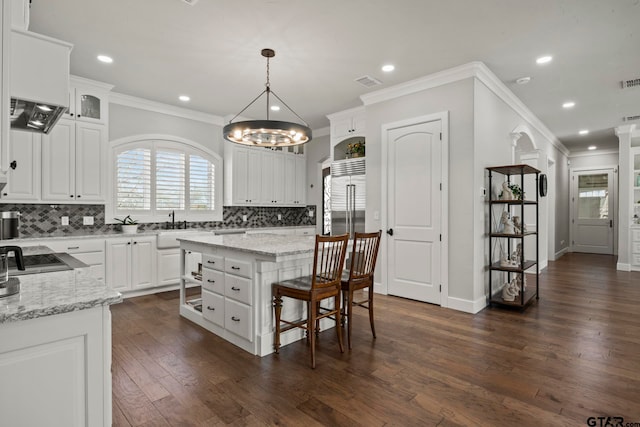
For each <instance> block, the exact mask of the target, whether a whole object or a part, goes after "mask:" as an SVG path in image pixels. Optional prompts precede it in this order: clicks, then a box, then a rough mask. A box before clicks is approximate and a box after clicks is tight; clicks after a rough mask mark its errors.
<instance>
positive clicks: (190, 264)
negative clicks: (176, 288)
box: [157, 248, 201, 286]
mask: <svg viewBox="0 0 640 427" xmlns="http://www.w3.org/2000/svg"><path fill="white" fill-rule="evenodd" d="M157 258H158V261H157V262H158V264H157V265H158V277H157V285H158V286H165V285H177V284H178V283H179V282H180V249H179V248H171V249H158V251H157ZM200 260H201V256H200V254H199V253H197V252H191V251H188V252H186V253H185V259H184V262H185V270H186V271H187V272H188V273H189V274H191V272H193V271H197V270H198V263H200V262H201V261H200Z"/></svg>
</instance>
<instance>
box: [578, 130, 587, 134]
mask: <svg viewBox="0 0 640 427" xmlns="http://www.w3.org/2000/svg"><path fill="white" fill-rule="evenodd" d="M578 133H579V134H580V135H588V134H589V131H588V130H587V129H582V130H581V131H580V132H578Z"/></svg>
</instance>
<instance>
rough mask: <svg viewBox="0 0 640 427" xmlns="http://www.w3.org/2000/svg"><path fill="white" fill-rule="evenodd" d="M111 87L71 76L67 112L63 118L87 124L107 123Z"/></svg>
mask: <svg viewBox="0 0 640 427" xmlns="http://www.w3.org/2000/svg"><path fill="white" fill-rule="evenodd" d="M112 88H113V86H112V85H108V84H103V83H100V82H95V81H92V80H87V79H83V78H81V77H76V76H72V77H71V78H70V80H69V110H67V113H66V115H65V117H67V118H69V119H75V120H80V121H84V122H89V123H102V124H106V123H107V122H108V115H109V91H110V90H111V89H112Z"/></svg>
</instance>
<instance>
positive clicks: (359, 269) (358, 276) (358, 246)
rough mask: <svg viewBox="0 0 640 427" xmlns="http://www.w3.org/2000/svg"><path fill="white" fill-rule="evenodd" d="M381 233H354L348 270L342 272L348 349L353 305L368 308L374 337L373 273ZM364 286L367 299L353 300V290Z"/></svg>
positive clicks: (343, 319)
mask: <svg viewBox="0 0 640 427" xmlns="http://www.w3.org/2000/svg"><path fill="white" fill-rule="evenodd" d="M381 234H382V233H381V232H380V231H378V232H377V233H355V236H354V239H353V250H352V252H351V262H350V267H349V271H346V270H345V271H343V273H342V280H341V288H342V302H343V304H342V307H343V316H344V317H343V318H342V322H343V323H344V322H345V320H346V321H347V342H348V344H349V349H351V323H352V320H353V306H354V305H357V306H360V307H364V308H368V309H369V323H370V324H371V333H372V334H373V338H375V337H376V329H375V326H374V324H373V273H374V271H375V269H376V259H377V258H378V248H379V247H380V235H381ZM364 288H369V292H368V296H367V299H364V300H361V301H354V300H353V293H354V291H357V290H359V289H364Z"/></svg>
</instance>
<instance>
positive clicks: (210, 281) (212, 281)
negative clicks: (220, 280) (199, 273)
mask: <svg viewBox="0 0 640 427" xmlns="http://www.w3.org/2000/svg"><path fill="white" fill-rule="evenodd" d="M207 282H209V283H216V281H215V280H211V279H207Z"/></svg>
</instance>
